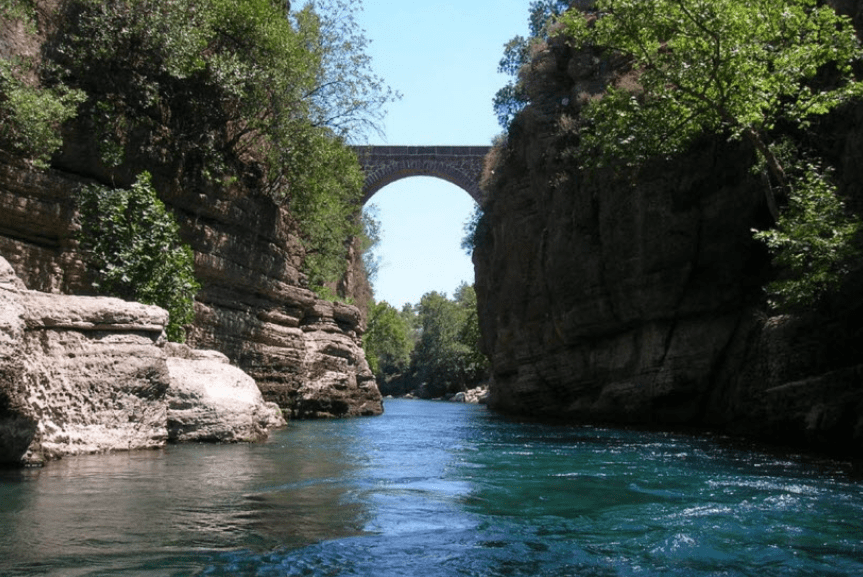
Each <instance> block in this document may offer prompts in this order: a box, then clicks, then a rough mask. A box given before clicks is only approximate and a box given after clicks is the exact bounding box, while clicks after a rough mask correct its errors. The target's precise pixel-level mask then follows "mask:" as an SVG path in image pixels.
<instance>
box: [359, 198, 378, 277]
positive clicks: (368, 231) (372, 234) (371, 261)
mask: <svg viewBox="0 0 863 577" xmlns="http://www.w3.org/2000/svg"><path fill="white" fill-rule="evenodd" d="M379 219H380V216H379V212H378V206H377V205H376V204H367V205H365V206H364V207H363V212H362V215H361V217H360V220H361V222H362V227H363V232H362V235H361V237H360V238H361V243H360V250H361V252H362V255H363V256H362V258H363V268H364V269H365V271H366V278H367V279H368V280H369V282H370V283H374V281H375V279H376V278H377V276H378V272H379V271H380V267H381V259H380V256H379V255H378V254H377V253H376V252H375V250H376V249H377V248H378V246H379V245H380V242H381V234H382V233H381V221H380V220H379Z"/></svg>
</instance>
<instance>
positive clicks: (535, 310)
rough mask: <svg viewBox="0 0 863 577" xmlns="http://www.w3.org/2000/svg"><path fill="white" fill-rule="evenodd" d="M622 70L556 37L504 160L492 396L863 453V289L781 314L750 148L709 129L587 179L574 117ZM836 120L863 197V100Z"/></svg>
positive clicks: (501, 155)
mask: <svg viewBox="0 0 863 577" xmlns="http://www.w3.org/2000/svg"><path fill="white" fill-rule="evenodd" d="M605 66H606V64H605V63H601V62H600V61H599V60H598V59H595V58H593V57H592V56H591V55H589V54H577V53H573V52H572V51H571V49H570V48H568V47H567V46H566V45H565V44H564V43H562V42H553V43H552V44H551V45H550V46H548V47H547V49H546V50H544V51H543V52H541V53H540V55H539V57H538V58H537V60H536V61H535V62H534V63H533V64H532V68H533V69H532V71H531V74H533V75H534V77H533V81H534V82H533V85H534V86H536V87H538V88H537V93H536V94H534V95H533V98H532V101H533V103H532V104H531V106H530V107H529V108H528V109H527V110H525V111H524V112H523V113H522V114H521V115H520V116H519V117H518V118H517V119H516V121H515V123H514V125H513V127H512V130H511V131H510V133H509V139H508V141H507V142H506V143H504V144H503V145H501V146H500V147H498V149H497V150H496V151H494V152H493V154H492V157H490V162H491V166H490V169H489V173H488V174H489V177H488V178H489V180H488V183H487V192H488V196H489V201H488V203H487V205H486V207H485V209H486V217H485V218H486V220H485V226H486V232H485V234H483V235H481V236H480V237H478V240H477V247H476V251H475V253H474V264H475V266H476V277H477V281H476V288H477V297H478V301H479V306H480V311H479V312H480V322H481V327H482V334H483V346H484V348H485V350H486V352H487V353H488V354H489V356H490V357H491V360H492V365H493V382H492V386H491V399H490V405H491V406H492V407H494V408H497V409H499V410H503V411H506V412H511V413H518V414H525V415H532V416H542V417H555V418H563V419H566V420H568V421H570V422H611V423H618V424H619V423H625V424H638V425H658V426H665V427H667V426H686V427H712V428H715V429H720V430H724V431H729V432H733V433H739V434H745V435H750V436H755V437H759V438H766V439H770V440H773V441H777V442H783V443H793V444H799V445H806V446H810V447H817V448H819V449H825V450H831V451H836V452H840V453H845V454H856V455H858V456H859V455H863V386H861V376H863V365H861V364H860V361H861V359H860V357H859V351H860V350H861V345H863V340H861V339H863V335H861V334H860V331H859V327H860V326H861V320H863V307H861V304H863V299H861V296H860V295H861V293H860V289H859V287H860V285H859V283H856V284H855V283H854V282H852V283H850V284H849V286H848V287H846V293H845V294H843V295H842V298H841V299H837V302H836V303H834V310H833V311H832V313H830V314H826V315H824V314H822V315H816V314H815V313H813V314H812V315H810V316H807V317H805V318H802V317H801V318H791V317H770V316H769V313H768V311H767V308H766V306H765V305H764V296H763V291H762V288H761V287H762V285H763V283H764V281H765V279H766V278H767V275H768V274H769V268H770V267H769V258H768V256H767V255H766V254H765V251H764V249H763V247H762V246H760V245H759V244H757V243H755V242H754V241H753V240H752V236H751V232H750V231H751V229H752V228H753V227H757V226H759V225H762V224H764V223H765V222H766V220H765V219H766V210H767V209H766V207H765V206H763V200H762V195H761V193H760V192H759V191H760V189H759V186H760V183H759V182H757V181H756V180H755V177H753V176H752V175H751V174H750V173H749V172H748V171H747V170H746V168H745V167H746V166H749V165H750V164H751V162H750V161H751V156H750V155H751V154H752V152H751V151H749V150H747V149H745V148H743V147H734V146H730V145H729V144H728V143H725V142H723V141H713V140H709V139H707V140H705V141H703V142H701V143H699V144H698V145H697V146H695V147H693V149H692V150H691V151H690V152H689V154H688V155H687V156H686V157H684V158H676V159H674V160H673V161H669V162H665V163H656V164H654V165H652V166H649V167H646V168H644V169H643V170H640V171H638V172H637V173H635V172H626V171H619V172H617V173H615V172H614V171H608V172H601V171H595V172H591V173H586V172H580V171H579V170H578V169H577V168H576V167H577V164H578V163H577V159H575V158H574V157H573V156H572V155H573V151H574V150H575V144H576V143H577V134H576V131H575V128H574V125H575V123H574V122H573V118H574V116H575V115H577V113H578V102H579V99H583V98H585V97H586V96H588V95H590V94H591V93H596V92H597V91H599V90H601V89H602V86H603V75H604V74H607V73H608V70H607V68H606V67H605ZM828 122H833V123H834V124H835V126H834V128H840V127H839V125H841V128H840V129H839V130H838V131H832V130H831V129H830V128H828V129H827V130H826V132H828V133H830V134H831V138H830V139H825V142H828V140H829V144H825V145H824V146H825V151H826V153H827V154H832V155H833V156H834V157H835V160H836V161H837V164H838V165H839V166H840V167H841V180H842V182H843V186H844V191H845V192H846V193H856V192H859V186H860V184H859V183H860V182H863V174H861V173H860V167H859V165H860V163H859V158H860V157H861V154H863V147H861V145H860V144H861V134H863V109H861V108H859V107H858V108H853V109H846V110H844V111H843V115H842V117H841V119H839V120H836V119H833V120H830V121H828ZM828 147H829V150H827V148H828Z"/></svg>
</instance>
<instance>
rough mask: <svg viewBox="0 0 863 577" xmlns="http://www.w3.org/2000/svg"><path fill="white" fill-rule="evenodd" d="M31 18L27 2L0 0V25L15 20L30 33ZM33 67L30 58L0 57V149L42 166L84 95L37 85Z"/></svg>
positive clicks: (32, 12) (32, 9) (33, 16)
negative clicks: (63, 125) (63, 126)
mask: <svg viewBox="0 0 863 577" xmlns="http://www.w3.org/2000/svg"><path fill="white" fill-rule="evenodd" d="M35 19H36V10H35V7H34V6H33V4H32V3H31V2H25V1H22V0H0V24H2V23H4V22H14V21H19V22H22V23H23V24H24V26H23V28H24V32H25V33H34V32H35V27H36V25H35ZM36 69H37V66H36V63H35V61H34V60H33V59H27V58H22V57H13V58H2V59H0V148H2V149H5V150H7V151H9V152H12V153H14V154H18V155H20V156H24V157H27V158H29V159H31V161H32V162H33V164H34V165H35V166H37V167H40V168H44V167H47V166H48V162H49V161H50V160H51V155H52V154H54V152H56V151H57V149H59V148H60V145H61V144H62V142H63V140H62V137H61V135H60V127H61V126H62V124H63V123H64V122H66V121H67V120H70V119H72V118H74V117H75V115H76V114H77V109H78V105H79V104H80V103H81V102H82V101H83V100H84V98H85V96H84V94H83V93H82V92H80V91H78V90H71V89H69V88H68V87H67V86H65V85H62V86H57V87H54V88H48V87H43V86H39V84H38V82H37V81H36V78H37V74H36Z"/></svg>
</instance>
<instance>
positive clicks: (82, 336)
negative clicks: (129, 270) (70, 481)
mask: <svg viewBox="0 0 863 577" xmlns="http://www.w3.org/2000/svg"><path fill="white" fill-rule="evenodd" d="M166 323H167V312H166V311H164V310H163V309H161V308H159V307H155V306H149V305H142V304H140V303H131V302H126V301H122V300H120V299H115V298H106V297H90V296H70V295H60V294H48V293H42V292H37V291H30V290H27V289H26V288H25V286H24V284H23V282H21V280H20V279H18V277H17V276H16V275H15V274H14V272H13V271H12V268H11V266H9V264H8V263H7V261H6V260H5V259H3V258H0V463H2V464H20V463H34V462H40V461H42V460H44V459H52V458H58V457H62V456H64V455H73V454H80V453H96V452H104V451H114V450H130V449H143V448H154V447H160V446H163V445H164V444H165V443H166V442H168V441H241V440H242V441H248V440H261V439H264V438H266V436H267V434H268V430H269V428H270V427H276V426H280V425H283V424H284V419H283V418H282V415H281V412H280V410H279V409H278V407H277V406H275V405H274V404H272V403H265V402H264V400H263V398H262V397H261V394H260V391H259V390H258V389H257V387H256V386H255V384H254V381H252V379H251V378H250V377H248V376H247V375H245V374H244V373H242V371H240V370H239V369H237V368H236V367H231V366H230V365H227V364H226V362H227V359H226V358H225V357H224V356H223V355H220V354H219V353H216V352H213V351H193V350H192V349H190V348H188V347H185V346H182V345H171V344H167V343H165V341H164V328H165V324H166Z"/></svg>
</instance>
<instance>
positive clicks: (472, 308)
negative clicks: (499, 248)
mask: <svg viewBox="0 0 863 577" xmlns="http://www.w3.org/2000/svg"><path fill="white" fill-rule="evenodd" d="M417 308H418V315H417V316H418V319H419V322H420V323H421V332H420V337H419V341H418V342H417V345H416V348H415V349H414V352H413V355H412V357H411V370H412V372H413V375H414V379H415V381H416V382H417V383H418V384H425V385H426V388H427V390H428V394H429V395H430V396H432V397H438V396H442V395H444V394H446V393H456V392H458V391H463V390H465V389H466V388H467V387H468V386H469V385H471V384H474V383H477V382H479V381H480V380H482V379H483V378H485V376H486V374H487V369H488V361H487V360H486V358H485V356H484V355H483V354H482V353H480V352H479V339H478V335H479V321H478V318H477V315H476V293H475V292H474V289H473V287H472V286H469V285H467V284H462V285H461V286H460V287H459V288H458V289H457V290H456V294H455V300H450V299H448V298H447V296H446V295H445V294H441V293H438V292H436V291H432V292H429V293H426V294H424V295H423V297H422V299H420V302H419V304H418V306H417Z"/></svg>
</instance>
